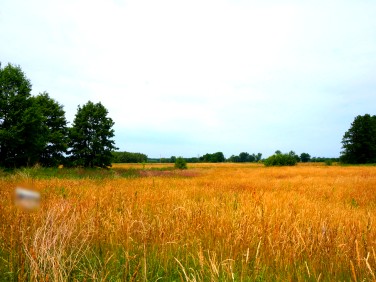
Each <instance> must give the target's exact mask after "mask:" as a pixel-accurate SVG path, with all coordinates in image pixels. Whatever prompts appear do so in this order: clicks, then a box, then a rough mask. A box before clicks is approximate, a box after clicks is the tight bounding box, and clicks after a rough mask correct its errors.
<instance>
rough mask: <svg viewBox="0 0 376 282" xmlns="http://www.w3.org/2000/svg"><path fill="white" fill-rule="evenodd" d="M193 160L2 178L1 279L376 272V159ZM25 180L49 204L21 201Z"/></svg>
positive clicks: (308, 277)
mask: <svg viewBox="0 0 376 282" xmlns="http://www.w3.org/2000/svg"><path fill="white" fill-rule="evenodd" d="M191 167H193V169H192V170H191V174H185V175H179V174H178V173H170V174H163V175H161V174H155V173H151V174H147V175H145V176H144V177H138V178H117V177H109V178H98V179H90V178H83V179H75V178H70V179H63V178H58V177H51V178H35V177H33V176H31V175H30V174H24V175H22V174H18V175H14V176H13V177H3V178H0V187H1V188H0V281H15V280H21V281H24V280H26V281H155V280H157V279H162V280H163V281H174V280H175V281H254V280H257V281H270V280H276V281H286V280H287V281H318V280H319V281H333V280H334V281H339V280H341V281H343V280H345V281H349V280H353V281H363V280H368V281H372V280H374V279H375V271H376V254H375V251H376V250H375V248H376V234H375V229H374V226H373V225H374V222H375V208H376V193H375V192H376V191H375V190H376V168H375V167H340V166H331V167H328V166H307V165H305V166H297V167H282V168H264V167H262V166H258V165H239V164H219V165H215V164H197V165H191ZM118 168H121V165H119V166H118ZM126 168H127V169H128V168H129V165H127V167H126ZM188 172H189V171H188ZM179 173H180V172H179ZM181 173H186V172H181ZM20 183H22V184H23V185H29V186H33V188H34V189H36V190H38V191H40V192H41V194H42V199H43V200H42V206H41V208H40V209H39V210H38V211H31V212H25V211H22V210H19V209H18V208H17V207H15V206H14V205H13V202H12V193H13V189H14V187H15V186H16V185H17V184H20ZM355 203H356V204H355Z"/></svg>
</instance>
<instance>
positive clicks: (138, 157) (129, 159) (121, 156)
mask: <svg viewBox="0 0 376 282" xmlns="http://www.w3.org/2000/svg"><path fill="white" fill-rule="evenodd" d="M112 155H113V158H112V162H113V163H145V162H147V160H148V156H147V155H145V154H141V153H130V152H112Z"/></svg>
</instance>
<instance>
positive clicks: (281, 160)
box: [264, 151, 297, 166]
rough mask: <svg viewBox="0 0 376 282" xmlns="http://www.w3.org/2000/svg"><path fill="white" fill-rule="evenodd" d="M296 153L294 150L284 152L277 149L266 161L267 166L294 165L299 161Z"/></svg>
mask: <svg viewBox="0 0 376 282" xmlns="http://www.w3.org/2000/svg"><path fill="white" fill-rule="evenodd" d="M295 156H296V155H295V154H294V152H292V151H291V152H290V153H289V154H282V153H281V152H280V151H277V152H276V153H275V154H274V155H272V156H270V157H269V158H267V159H266V160H265V161H264V164H265V166H294V165H296V163H297V160H296V157H295Z"/></svg>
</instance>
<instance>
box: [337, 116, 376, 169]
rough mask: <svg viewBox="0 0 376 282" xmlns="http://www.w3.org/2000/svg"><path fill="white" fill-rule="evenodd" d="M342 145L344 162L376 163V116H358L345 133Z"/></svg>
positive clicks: (342, 159)
mask: <svg viewBox="0 0 376 282" xmlns="http://www.w3.org/2000/svg"><path fill="white" fill-rule="evenodd" d="M342 145H343V147H342V148H343V151H342V153H341V161H342V162H343V163H351V164H366V163H376V116H371V115H369V114H366V115H364V116H357V117H356V118H355V119H354V121H353V122H352V124H351V127H350V129H349V130H348V131H347V132H346V133H345V134H344V136H343V139H342Z"/></svg>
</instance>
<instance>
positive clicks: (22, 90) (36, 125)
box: [0, 64, 45, 167]
mask: <svg viewBox="0 0 376 282" xmlns="http://www.w3.org/2000/svg"><path fill="white" fill-rule="evenodd" d="M30 92H31V83H30V81H29V79H27V77H26V76H25V74H24V73H23V71H22V70H21V68H20V67H19V66H13V65H11V64H8V65H7V66H6V67H4V68H1V65H0V165H1V166H4V167H19V166H30V165H33V164H34V163H35V162H36V161H37V158H38V155H39V153H40V151H41V150H42V148H43V139H42V137H43V134H44V130H45V128H44V126H43V121H42V120H43V117H42V114H41V112H40V111H39V110H38V107H36V105H35V104H33V101H32V100H31V99H30V97H31V94H30Z"/></svg>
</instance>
